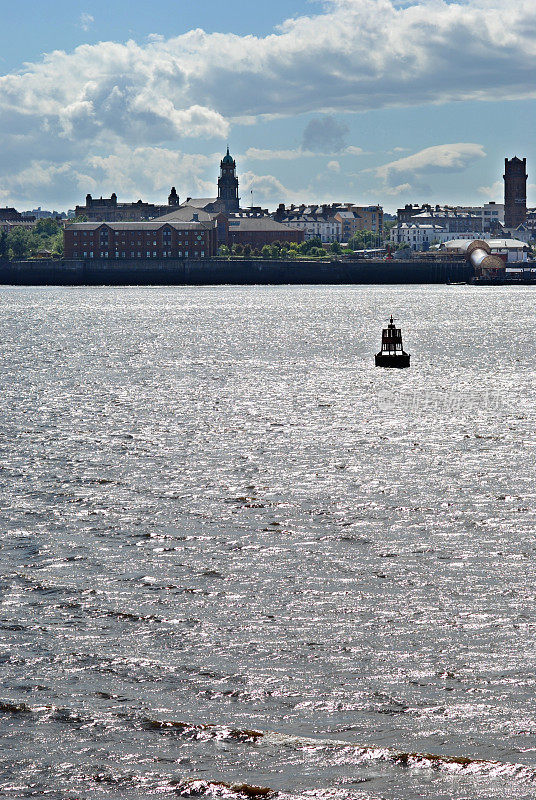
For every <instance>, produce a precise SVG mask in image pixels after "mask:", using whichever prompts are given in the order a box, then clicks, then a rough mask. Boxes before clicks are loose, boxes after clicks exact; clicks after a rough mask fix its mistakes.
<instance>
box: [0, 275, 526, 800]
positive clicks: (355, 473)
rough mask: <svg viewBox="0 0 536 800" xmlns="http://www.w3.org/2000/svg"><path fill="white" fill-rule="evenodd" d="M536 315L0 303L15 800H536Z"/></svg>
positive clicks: (0, 782)
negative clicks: (389, 356) (391, 364)
mask: <svg viewBox="0 0 536 800" xmlns="http://www.w3.org/2000/svg"><path fill="white" fill-rule="evenodd" d="M534 297H535V295H534V289H531V288H527V289H523V288H506V287H503V288H500V287H499V288H485V287H481V288H473V287H465V286H461V287H458V286H451V287H447V286H418V287H415V286H407V287H402V286H400V287H392V286H384V287H375V286H367V287H355V286H347V287H346V286H343V287H340V286H339V287H249V288H241V287H215V288H212V287H208V288H165V289H160V288H150V287H149V288H76V289H72V288H8V287H4V288H3V289H0V332H1V342H2V345H1V348H0V362H1V376H2V390H1V394H0V404H1V411H0V447H1V458H0V485H1V491H2V506H1V523H2V536H1V539H0V547H1V553H0V555H1V565H2V570H1V577H0V588H1V598H2V605H1V611H0V629H1V638H0V681H1V686H0V759H1V765H0V769H1V773H0V795H1V794H2V793H3V796H7V797H10V798H19V797H21V798H22V797H41V796H46V797H49V798H52V800H75V798H80V800H82V798H83V799H84V800H85V799H86V798H95V800H107V799H108V798H121V799H123V798H125V800H129V799H132V800H141V798H149V797H152V796H158V797H164V798H166V797H177V796H181V795H182V796H184V795H186V796H188V795H189V796H193V795H200V794H205V795H206V796H207V797H209V798H210V797H216V796H226V797H236V798H241V797H246V796H247V795H246V794H244V792H248V791H249V793H250V794H249V796H251V795H252V794H253V796H255V794H254V792H253V793H252V790H250V789H248V788H247V787H246V788H244V787H243V788H242V789H240V788H237V786H236V785H235V787H234V788H232V787H231V788H227V787H225V786H224V785H223V783H226V784H249V785H253V786H262V787H269V788H270V789H271V790H272V791H273V792H274V793H278V795H277V796H278V797H279V798H282V799H283V800H285V799H286V800H288V799H289V798H291V799H293V800H296V799H297V798H299V799H300V800H302V799H303V800H305V799H310V798H329V800H379V799H380V798H383V799H384V800H410V799H411V800H412V799H413V798H434V800H443V799H444V800H461V799H462V798H464V800H480V799H482V800H484V799H485V800H492V799H495V798H496V799H497V800H499V798H500V800H507V799H508V798H515V800H524V799H525V798H527V800H528V798H533V797H534V795H535V792H536V707H535V704H534V693H535V688H536V648H535V639H534V633H535V623H536V619H535V600H536V525H535V523H536V510H535V509H536V506H535V496H536V485H535V464H534V461H535V447H536V393H535V390H536V369H535V353H536V349H535V346H534V339H535V335H536V329H535V313H534V309H535V300H534ZM391 312H392V313H393V314H394V315H395V317H398V319H399V321H400V324H401V325H402V327H403V333H404V336H405V346H406V349H407V350H409V352H410V353H411V355H412V367H411V369H409V370H403V371H396V370H395V371H390V370H379V369H375V368H374V366H373V363H374V361H373V356H374V353H375V352H376V351H377V350H378V349H379V342H380V336H381V328H382V325H383V324H384V322H385V320H386V318H387V316H388V315H389V314H390V313H391ZM259 796H264V795H259ZM274 796H275V795H274Z"/></svg>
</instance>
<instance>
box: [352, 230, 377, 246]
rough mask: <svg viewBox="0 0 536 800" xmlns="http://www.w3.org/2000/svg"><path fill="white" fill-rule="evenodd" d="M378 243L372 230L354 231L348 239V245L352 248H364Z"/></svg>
mask: <svg viewBox="0 0 536 800" xmlns="http://www.w3.org/2000/svg"><path fill="white" fill-rule="evenodd" d="M377 243H378V234H377V233H374V231H356V232H355V233H354V235H353V236H352V237H350V239H349V240H348V247H351V249H352V250H366V249H367V248H369V247H374V246H375V245H377Z"/></svg>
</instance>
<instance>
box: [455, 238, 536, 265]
mask: <svg viewBox="0 0 536 800" xmlns="http://www.w3.org/2000/svg"><path fill="white" fill-rule="evenodd" d="M483 241H485V242H486V243H487V244H488V245H489V248H490V251H491V253H492V254H493V255H499V256H501V258H502V259H503V261H504V262H505V263H512V262H520V261H527V260H528V254H529V250H530V248H529V246H528V245H527V244H526V242H523V241H521V240H520V239H510V238H491V239H484V240H483ZM441 249H442V250H447V251H448V252H450V253H464V254H465V253H466V251H467V239H451V240H449V241H447V242H445V243H444V244H443V245H442V246H441Z"/></svg>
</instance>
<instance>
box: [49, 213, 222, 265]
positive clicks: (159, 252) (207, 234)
mask: <svg viewBox="0 0 536 800" xmlns="http://www.w3.org/2000/svg"><path fill="white" fill-rule="evenodd" d="M63 241H64V257H65V258H73V259H78V258H80V259H91V258H94V259H101V260H102V259H110V260H116V259H123V258H125V259H126V258H129V259H132V258H136V259H137V258H139V259H145V260H147V259H152V258H158V259H161V258H211V257H212V256H214V255H216V252H217V249H218V244H217V232H216V228H215V225H214V223H213V222H159V221H158V220H155V221H153V222H76V223H74V224H73V225H69V226H68V227H66V228H65V230H64V233H63Z"/></svg>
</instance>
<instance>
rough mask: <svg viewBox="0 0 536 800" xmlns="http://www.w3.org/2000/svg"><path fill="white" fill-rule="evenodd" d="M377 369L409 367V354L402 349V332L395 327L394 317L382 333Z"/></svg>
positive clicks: (377, 356)
mask: <svg viewBox="0 0 536 800" xmlns="http://www.w3.org/2000/svg"><path fill="white" fill-rule="evenodd" d="M376 366H377V367H397V368H398V369H403V368H404V367H409V353H406V352H404V349H403V347H402V330H401V329H400V328H396V327H395V323H394V320H393V315H392V314H391V319H390V320H389V325H388V326H387V328H384V329H383V331H382V349H381V350H380V352H379V353H377V355H376Z"/></svg>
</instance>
